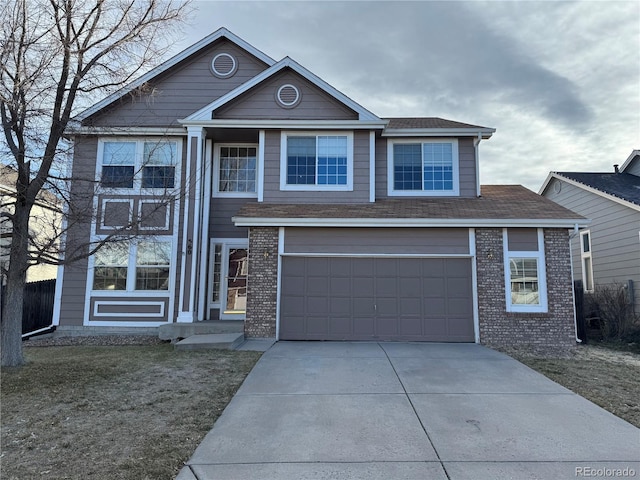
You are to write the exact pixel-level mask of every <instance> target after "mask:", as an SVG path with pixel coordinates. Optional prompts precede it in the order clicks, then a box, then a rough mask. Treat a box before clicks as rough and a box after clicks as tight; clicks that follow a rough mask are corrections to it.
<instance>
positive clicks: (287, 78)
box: [214, 69, 358, 120]
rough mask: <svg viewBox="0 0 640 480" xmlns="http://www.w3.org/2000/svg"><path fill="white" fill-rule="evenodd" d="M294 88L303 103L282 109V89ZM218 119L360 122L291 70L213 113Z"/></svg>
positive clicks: (349, 110)
mask: <svg viewBox="0 0 640 480" xmlns="http://www.w3.org/2000/svg"><path fill="white" fill-rule="evenodd" d="M285 84H291V85H294V86H295V87H296V88H297V89H298V91H299V92H300V94H301V96H302V99H301V100H300V103H298V104H297V105H296V106H295V107H293V108H283V107H281V106H280V104H279V103H278V102H277V101H276V93H277V91H278V88H280V87H281V86H282V85H285ZM214 117H215V118H230V119H297V120H304V119H306V120H357V119H358V115H357V114H356V113H355V112H354V111H353V110H351V109H350V108H348V107H346V106H345V105H343V104H342V103H340V102H338V101H337V100H336V99H335V98H333V97H332V96H330V95H328V94H327V93H325V92H324V91H322V90H321V89H319V88H318V87H316V86H315V85H313V84H312V83H311V82H309V81H307V80H306V79H304V78H303V77H302V76H300V75H298V74H297V73H295V72H293V71H291V70H288V69H287V70H284V71H282V72H280V73H278V74H276V75H274V76H273V78H270V79H268V80H266V81H265V82H264V83H262V84H260V85H258V86H256V87H254V88H253V89H252V90H250V91H248V92H246V93H244V94H243V95H241V96H240V97H239V98H238V99H236V100H234V101H232V102H231V103H230V104H227V105H225V106H223V107H221V108H220V109H218V110H216V111H215V112H214Z"/></svg>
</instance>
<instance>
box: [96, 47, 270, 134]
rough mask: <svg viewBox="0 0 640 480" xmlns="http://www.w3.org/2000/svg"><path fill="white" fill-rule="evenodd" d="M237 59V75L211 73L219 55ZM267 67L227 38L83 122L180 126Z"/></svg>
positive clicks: (106, 124)
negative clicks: (182, 119) (215, 59)
mask: <svg viewBox="0 0 640 480" xmlns="http://www.w3.org/2000/svg"><path fill="white" fill-rule="evenodd" d="M223 52H226V53H229V54H231V55H233V56H234V57H235V58H236V61H237V63H238V69H237V71H236V73H235V74H234V75H233V76H231V77H229V78H225V79H220V78H217V77H216V76H214V75H213V73H212V71H211V61H212V60H213V57H215V55H217V54H218V53H223ZM266 68H267V65H265V64H264V63H262V61H260V60H258V59H256V58H255V57H253V56H252V55H250V54H249V53H248V52H246V51H244V50H242V49H241V48H239V47H237V46H236V45H235V44H233V43H232V42H229V41H228V40H226V39H220V41H218V42H215V43H214V44H213V45H211V46H209V47H208V48H206V49H204V50H202V51H200V52H198V53H196V54H194V55H193V56H192V57H191V58H188V59H186V60H185V61H184V62H182V63H180V64H178V65H176V66H174V67H173V69H171V70H170V71H169V72H165V73H164V74H161V75H160V76H159V77H158V78H156V79H154V80H153V81H152V82H150V83H149V85H148V86H147V88H146V89H145V90H144V91H143V92H142V93H141V94H140V95H138V96H134V95H127V96H126V97H125V98H124V99H123V100H121V101H120V103H119V104H117V105H115V106H112V107H110V109H109V110H108V111H105V112H102V113H99V114H96V115H94V116H93V117H91V118H89V119H87V120H86V121H85V122H84V123H85V124H87V125H96V126H122V127H132V126H169V125H174V126H177V125H178V124H177V122H176V120H177V119H180V118H185V117H187V116H189V115H191V114H192V113H193V112H195V111H197V110H199V109H200V108H202V107H203V106H205V105H207V104H209V103H211V102H213V101H214V100H216V99H217V98H219V97H221V96H222V95H224V94H226V93H227V92H230V91H231V90H233V89H234V88H236V87H238V86H239V85H241V84H243V83H244V82H246V81H248V80H249V79H251V78H252V77H254V76H255V75H257V74H258V73H260V72H262V71H263V70H265V69H266Z"/></svg>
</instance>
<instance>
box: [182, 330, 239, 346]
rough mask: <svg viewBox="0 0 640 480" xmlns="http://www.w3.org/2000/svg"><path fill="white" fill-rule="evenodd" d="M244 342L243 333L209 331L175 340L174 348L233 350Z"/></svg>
mask: <svg viewBox="0 0 640 480" xmlns="http://www.w3.org/2000/svg"><path fill="white" fill-rule="evenodd" d="M243 342H244V333H210V334H205V335H191V336H190V337H188V338H185V339H184V340H180V341H179V342H177V343H176V344H175V345H174V347H175V349H176V350H211V349H216V348H217V349H221V350H235V349H236V348H238V347H239V346H240V345H242V343H243Z"/></svg>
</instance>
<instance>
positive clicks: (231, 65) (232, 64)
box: [211, 53, 238, 78]
mask: <svg viewBox="0 0 640 480" xmlns="http://www.w3.org/2000/svg"><path fill="white" fill-rule="evenodd" d="M237 69H238V64H237V62H236V59H235V58H233V57H232V56H231V55H229V54H228V53H219V54H218V55H216V56H215V57H213V61H212V62H211V70H212V71H213V74H214V75H215V76H216V77H219V78H227V77H230V76H232V75H233V74H234V73H236V70H237Z"/></svg>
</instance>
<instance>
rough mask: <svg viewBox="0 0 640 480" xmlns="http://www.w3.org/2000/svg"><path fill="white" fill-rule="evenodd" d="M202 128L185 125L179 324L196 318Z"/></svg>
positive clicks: (201, 187)
mask: <svg viewBox="0 0 640 480" xmlns="http://www.w3.org/2000/svg"><path fill="white" fill-rule="evenodd" d="M205 135H206V134H205V130H204V129H203V128H202V127H191V126H190V127H187V168H186V172H185V175H184V179H185V183H184V185H185V190H184V199H183V202H184V216H183V222H184V223H183V230H182V252H181V254H182V268H181V270H180V299H179V303H178V318H177V322H179V323H190V322H194V321H195V320H196V319H197V303H198V302H197V293H198V284H199V282H198V278H199V269H200V256H201V250H202V248H201V245H200V240H201V231H200V230H201V226H202V202H201V197H202V189H203V180H204V171H205V169H204V152H203V150H204V138H205Z"/></svg>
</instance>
